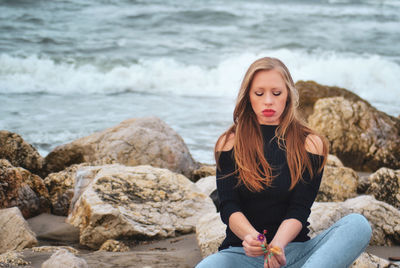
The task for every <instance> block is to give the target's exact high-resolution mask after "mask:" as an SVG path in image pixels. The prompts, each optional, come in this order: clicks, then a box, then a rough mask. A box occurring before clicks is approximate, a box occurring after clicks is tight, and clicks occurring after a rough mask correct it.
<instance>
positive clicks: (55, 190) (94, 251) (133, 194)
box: [0, 81, 400, 267]
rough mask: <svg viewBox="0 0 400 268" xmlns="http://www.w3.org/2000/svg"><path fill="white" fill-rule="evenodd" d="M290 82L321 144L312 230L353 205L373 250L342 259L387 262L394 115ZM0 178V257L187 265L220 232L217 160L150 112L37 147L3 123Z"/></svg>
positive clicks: (399, 197) (397, 164) (18, 262)
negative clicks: (204, 157) (193, 149)
mask: <svg viewBox="0 0 400 268" xmlns="http://www.w3.org/2000/svg"><path fill="white" fill-rule="evenodd" d="M296 86H297V87H298V88H299V91H300V96H301V98H300V100H301V103H300V107H301V109H302V111H303V116H304V117H305V118H306V119H307V121H308V123H309V124H310V126H311V127H312V128H314V129H316V130H317V131H319V132H321V133H322V134H324V135H325V136H326V137H327V139H328V141H329V143H330V149H331V155H330V156H329V158H328V164H327V166H326V168H325V173H324V177H323V180H322V184H321V188H320V192H319V194H318V196H317V200H316V201H317V202H316V203H315V204H314V206H313V207H312V213H311V216H310V219H309V221H310V224H311V225H310V229H311V234H310V235H311V236H314V235H316V234H318V232H320V231H321V230H323V229H325V228H327V227H328V226H329V225H331V224H332V223H333V222H334V221H336V220H337V219H339V218H340V217H342V216H344V215H347V214H349V213H352V212H357V213H361V214H363V215H364V216H365V217H366V218H367V219H368V220H369V222H370V224H371V227H372V229H373V237H372V239H371V242H370V246H371V247H370V248H369V249H371V250H369V249H367V251H366V252H365V253H363V254H362V255H361V256H360V258H359V259H357V261H356V262H355V263H354V264H353V266H352V267H397V266H396V265H397V264H395V263H391V262H389V261H388V260H387V259H385V258H388V257H389V256H390V255H387V257H384V258H379V257H377V256H375V255H373V254H371V253H374V252H378V253H379V252H380V251H379V247H380V248H382V247H384V246H385V247H386V249H387V250H386V251H384V252H386V253H387V252H389V254H390V252H393V254H395V253H396V250H397V249H399V247H400V210H399V208H400V119H399V118H395V117H393V116H389V115H386V114H384V113H383V112H381V111H378V110H376V109H375V108H374V107H372V106H371V105H370V104H369V103H368V102H366V101H364V100H362V99H361V98H360V97H358V96H357V95H354V94H353V93H351V92H350V93H349V91H347V90H345V89H340V88H334V87H326V86H322V85H318V84H316V83H315V82H312V81H307V82H304V81H299V82H297V83H296ZM0 183H1V184H0V234H1V239H0V267H17V266H22V267H23V266H25V267H67V266H68V267H193V266H194V265H195V264H196V263H197V262H198V261H200V260H201V259H202V258H203V257H205V256H207V255H209V254H211V253H213V252H215V251H216V250H217V247H218V245H219V243H220V242H221V241H222V239H223V238H224V233H225V232H224V230H225V226H224V225H223V223H222V222H221V220H220V218H219V214H218V213H217V210H216V207H215V205H214V203H213V201H214V202H217V200H212V199H211V198H210V196H211V197H213V196H215V189H216V186H215V166H212V165H205V164H202V163H198V162H196V161H195V160H194V159H193V158H192V156H191V154H190V152H189V149H188V148H187V146H186V144H185V143H184V141H183V139H182V138H181V137H180V136H179V135H178V134H177V133H176V132H175V131H174V130H173V129H171V128H170V127H169V126H168V125H167V124H165V123H164V122H163V121H161V120H160V119H158V118H154V117H152V118H136V119H129V120H125V121H123V122H121V123H120V124H119V125H117V126H114V127H111V128H109V129H105V130H103V131H101V132H97V133H94V134H92V135H90V136H87V137H83V138H80V139H78V140H75V141H73V142H71V143H69V144H64V145H60V146H58V147H56V148H55V149H54V150H53V151H52V152H50V153H49V155H47V156H46V157H45V158H43V157H42V156H40V154H39V153H38V152H37V150H36V149H35V148H34V147H33V146H32V145H30V144H28V143H26V142H25V141H24V140H23V138H22V137H20V136H19V135H18V134H16V133H12V132H9V131H7V130H2V131H0ZM367 252H368V253H367ZM379 255H380V256H381V257H382V256H383V255H384V254H382V253H379ZM395 255H396V256H397V257H399V256H400V251H399V252H398V253H397V254H395ZM385 256H386V255H385Z"/></svg>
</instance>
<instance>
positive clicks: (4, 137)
mask: <svg viewBox="0 0 400 268" xmlns="http://www.w3.org/2000/svg"><path fill="white" fill-rule="evenodd" d="M0 159H7V160H8V161H9V162H10V163H11V164H12V165H13V166H14V167H23V168H25V169H27V170H29V171H30V172H32V173H35V174H39V175H40V173H41V170H42V167H43V161H44V160H43V157H41V156H40V154H39V153H38V151H37V150H36V149H35V148H34V147H33V146H32V145H30V144H29V143H27V142H25V141H24V140H23V139H22V137H21V136H20V135H18V134H16V133H12V132H9V131H6V130H1V131H0Z"/></svg>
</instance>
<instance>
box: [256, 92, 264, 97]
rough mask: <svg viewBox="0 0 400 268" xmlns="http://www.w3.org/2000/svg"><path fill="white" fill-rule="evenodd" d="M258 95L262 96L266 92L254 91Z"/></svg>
mask: <svg viewBox="0 0 400 268" xmlns="http://www.w3.org/2000/svg"><path fill="white" fill-rule="evenodd" d="M254 93H255V94H256V95H257V96H259V97H260V96H262V95H263V94H264V93H263V92H260V91H256V92H254Z"/></svg>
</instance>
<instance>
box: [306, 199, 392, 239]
mask: <svg viewBox="0 0 400 268" xmlns="http://www.w3.org/2000/svg"><path fill="white" fill-rule="evenodd" d="M350 213H359V214H362V215H364V216H365V217H366V218H367V220H368V221H369V223H370V224H371V226H372V238H371V241H370V245H377V246H391V245H395V244H399V243H400V211H399V210H397V209H396V208H394V207H393V206H391V205H389V204H386V203H385V202H381V201H377V200H376V199H375V198H374V197H373V196H369V195H365V196H358V197H355V198H352V199H348V200H346V201H344V202H326V203H319V202H315V203H314V205H313V206H312V208H311V215H310V217H309V222H310V236H311V237H314V236H315V235H317V234H319V233H321V232H322V231H323V230H325V229H327V228H328V227H329V226H331V225H332V224H334V223H335V222H336V221H338V220H339V219H340V218H342V217H344V216H346V215H348V214H350Z"/></svg>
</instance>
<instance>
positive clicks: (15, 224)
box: [0, 207, 38, 254]
mask: <svg viewBox="0 0 400 268" xmlns="http://www.w3.org/2000/svg"><path fill="white" fill-rule="evenodd" d="M0 234H1V239H0V254H1V253H4V252H7V251H11V250H22V249H24V248H30V247H33V246H35V245H37V243H38V242H37V240H36V237H35V234H34V233H33V232H32V230H31V229H30V228H29V226H28V223H27V222H26V221H25V219H24V218H23V217H22V214H21V212H20V211H19V209H18V208H17V207H13V208H6V209H1V210H0Z"/></svg>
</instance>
